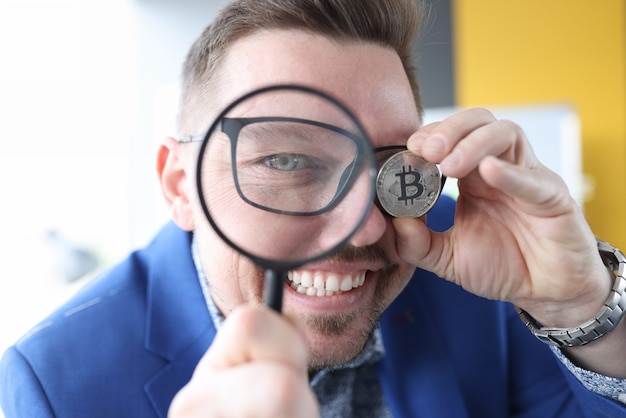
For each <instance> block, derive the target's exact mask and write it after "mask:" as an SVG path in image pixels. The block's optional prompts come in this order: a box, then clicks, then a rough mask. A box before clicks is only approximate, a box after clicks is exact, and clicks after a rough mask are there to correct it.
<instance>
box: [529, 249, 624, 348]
mask: <svg viewBox="0 0 626 418" xmlns="http://www.w3.org/2000/svg"><path fill="white" fill-rule="evenodd" d="M597 242H598V251H599V252H600V256H601V257H602V261H603V262H604V264H605V265H606V266H607V268H608V269H609V270H610V271H611V272H612V273H613V274H614V275H615V280H614V281H613V287H612V289H611V292H610V294H609V297H608V298H607V300H606V302H604V306H603V307H602V309H601V310H600V312H599V313H598V315H596V316H595V318H593V319H591V320H589V321H587V322H585V323H583V324H581V325H579V326H577V327H574V328H548V327H542V326H541V324H539V322H537V321H536V320H535V319H534V318H533V317H532V316H530V315H529V314H528V312H526V311H524V310H523V309H520V310H519V312H518V313H519V316H520V318H521V319H522V321H524V324H525V325H526V326H527V327H528V329H529V330H530V331H531V332H532V333H533V334H534V335H535V336H536V337H537V338H539V339H540V340H541V341H543V342H544V343H546V344H549V345H553V346H556V347H577V346H581V345H585V344H589V343H590V342H592V341H595V340H597V339H598V338H600V337H602V336H604V335H606V334H608V333H609V332H611V331H612V330H613V329H614V328H615V327H616V326H617V324H618V323H619V321H620V320H621V319H622V318H623V317H624V312H625V311H626V292H625V290H626V278H625V277H624V268H625V267H626V257H624V254H622V252H621V251H620V250H618V249H617V248H615V247H613V246H611V245H610V244H608V243H606V242H604V241H602V240H599V239H598V240H597Z"/></svg>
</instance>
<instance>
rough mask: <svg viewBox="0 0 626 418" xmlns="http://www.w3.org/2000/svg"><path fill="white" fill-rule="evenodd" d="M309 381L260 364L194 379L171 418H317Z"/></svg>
mask: <svg viewBox="0 0 626 418" xmlns="http://www.w3.org/2000/svg"><path fill="white" fill-rule="evenodd" d="M318 416H319V408H318V405H317V401H316V399H315V396H314V395H313V393H312V391H311V389H310V387H309V385H308V380H307V379H306V378H305V377H304V376H302V375H300V374H299V373H294V371H293V370H292V369H291V368H289V367H284V366H283V365H282V364H280V363H274V362H266V361H257V362H253V363H247V364H245V365H240V366H235V367H231V368H228V369H220V370H218V371H215V372H214V373H213V374H212V375H211V376H210V377H209V378H204V377H199V376H196V375H194V377H193V379H192V380H191V382H190V383H189V384H187V385H186V386H185V387H184V388H183V389H182V390H181V391H180V392H179V393H178V394H177V395H176V397H175V398H174V401H173V402H172V406H171V408H170V411H169V417H170V418H174V417H175V418H196V417H197V418H200V417H203V418H207V417H256V418H261V417H267V418H276V417H289V418H296V417H302V418H304V417H306V418H309V417H311V418H312V417H318Z"/></svg>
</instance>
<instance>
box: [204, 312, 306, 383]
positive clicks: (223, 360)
mask: <svg viewBox="0 0 626 418" xmlns="http://www.w3.org/2000/svg"><path fill="white" fill-rule="evenodd" d="M307 357H308V349H307V346H306V342H305V340H304V338H303V336H302V334H301V333H300V332H299V331H298V329H297V327H296V326H295V324H294V323H293V322H292V321H291V320H289V319H288V317H286V316H281V315H279V314H278V313H276V312H274V311H272V310H271V309H268V308H266V307H264V306H242V307H239V308H237V309H235V310H234V311H233V312H232V313H231V314H230V315H229V316H228V318H227V319H226V321H225V322H224V325H223V326H222V328H220V331H219V332H218V333H217V336H216V337H215V340H214V341H213V344H212V345H211V348H210V349H209V351H208V352H207V355H206V356H205V358H203V360H202V361H203V362H204V361H206V362H207V363H208V364H209V367H214V368H228V367H232V366H236V365H239V364H243V363H248V362H252V361H277V362H283V363H285V364H286V365H289V366H291V367H293V368H294V369H296V370H298V371H300V372H301V373H306V372H307Z"/></svg>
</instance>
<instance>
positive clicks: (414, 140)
mask: <svg viewBox="0 0 626 418" xmlns="http://www.w3.org/2000/svg"><path fill="white" fill-rule="evenodd" d="M427 138H428V135H426V134H423V133H417V134H415V135H412V136H411V137H410V138H409V140H408V141H407V143H406V147H407V148H408V149H409V150H410V151H412V152H417V153H419V152H420V151H421V149H422V145H423V144H424V141H426V139H427Z"/></svg>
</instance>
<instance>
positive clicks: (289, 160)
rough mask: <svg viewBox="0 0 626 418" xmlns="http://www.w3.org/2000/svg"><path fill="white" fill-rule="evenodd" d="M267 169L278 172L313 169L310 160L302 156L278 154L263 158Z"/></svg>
mask: <svg viewBox="0 0 626 418" xmlns="http://www.w3.org/2000/svg"><path fill="white" fill-rule="evenodd" d="M263 162H264V163H265V164H267V165H268V166H269V167H271V168H274V169H276V170H280V171H295V170H302V169H305V168H311V167H313V164H312V162H311V161H310V159H309V158H308V157H307V156H305V155H302V154H289V153H280V154H273V155H270V156H269V157H266V158H264V161H263Z"/></svg>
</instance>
